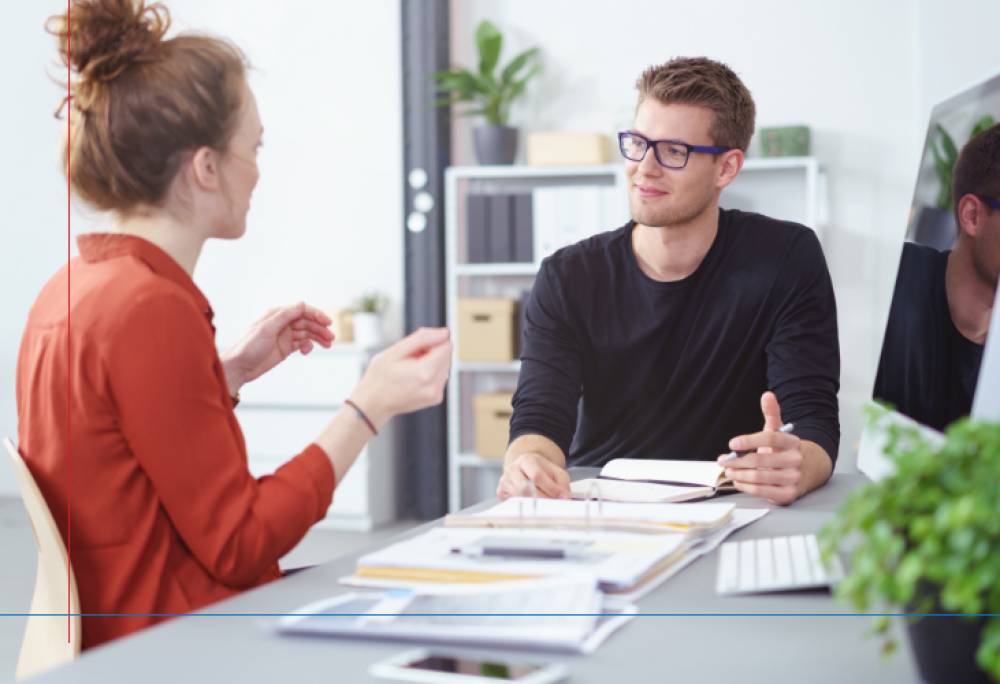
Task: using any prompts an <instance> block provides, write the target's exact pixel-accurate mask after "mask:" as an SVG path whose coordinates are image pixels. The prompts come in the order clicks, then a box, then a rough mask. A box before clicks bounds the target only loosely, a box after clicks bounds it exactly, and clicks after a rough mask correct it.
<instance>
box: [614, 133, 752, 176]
mask: <svg viewBox="0 0 1000 684" xmlns="http://www.w3.org/2000/svg"><path fill="white" fill-rule="evenodd" d="M650 147H652V148H653V156H655V157H656V161H657V162H659V163H660V166H665V167H667V168H668V169H683V168H684V167H685V166H687V163H688V158H689V157H690V156H691V153H692V152H702V153H705V154H720V153H722V152H728V151H729V150H731V149H733V148H732V147H719V146H716V145H688V144H687V143H685V142H681V141H680V140H650V139H649V138H647V137H646V136H644V135H640V134H639V133H633V132H631V131H622V132H620V133H619V134H618V148H619V149H620V150H621V152H622V156H623V157H625V158H626V159H628V160H629V161H634V162H641V161H642V160H643V159H645V158H646V152H648V151H649V148H650Z"/></svg>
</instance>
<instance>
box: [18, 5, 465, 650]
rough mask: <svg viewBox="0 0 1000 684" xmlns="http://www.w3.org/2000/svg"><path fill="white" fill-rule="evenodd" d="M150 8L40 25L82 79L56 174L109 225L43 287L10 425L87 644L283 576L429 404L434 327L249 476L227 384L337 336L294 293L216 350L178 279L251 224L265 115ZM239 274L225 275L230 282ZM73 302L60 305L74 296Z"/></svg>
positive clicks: (208, 45)
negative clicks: (372, 444) (207, 251)
mask: <svg viewBox="0 0 1000 684" xmlns="http://www.w3.org/2000/svg"><path fill="white" fill-rule="evenodd" d="M168 25H169V14H168V12H167V10H166V8H165V7H163V6H162V5H160V4H154V5H149V6H146V4H145V2H144V0H75V1H74V2H73V4H72V7H71V11H70V12H69V14H68V15H63V16H58V17H54V18H53V20H52V21H51V24H50V30H51V31H52V32H53V33H55V34H56V35H57V37H58V40H59V46H60V53H61V55H62V57H63V59H64V61H65V62H66V63H67V64H68V65H69V66H70V67H71V68H72V69H73V70H74V71H75V74H76V78H75V80H74V83H73V84H72V89H71V96H70V97H69V98H68V102H67V103H65V104H66V105H67V106H69V107H71V108H72V115H71V124H72V129H71V131H70V134H69V137H68V140H67V146H66V172H67V174H68V176H69V181H70V184H71V186H72V189H73V191H74V193H75V194H76V196H77V197H78V198H80V199H82V200H83V201H85V202H86V203H88V204H89V205H91V206H93V207H94V208H96V209H98V210H101V211H106V212H109V215H111V216H113V217H114V221H113V222H112V223H111V224H109V226H108V230H109V232H107V233H100V234H88V235H83V236H81V237H80V238H79V240H78V243H77V244H78V247H79V252H80V255H79V256H78V257H76V258H74V259H73V260H72V261H71V262H70V264H69V265H68V266H67V267H64V268H62V269H61V270H60V271H59V272H58V273H56V274H55V275H54V276H53V277H52V279H51V280H50V281H49V282H48V283H47V284H46V285H45V286H44V288H43V289H42V291H41V293H40V294H39V296H38V299H37V300H36V302H35V304H34V306H33V307H32V309H31V312H30V314H29V317H28V322H27V325H26V327H25V331H24V336H23V338H22V342H21V348H20V354H19V358H18V367H17V408H18V437H19V443H20V449H21V452H22V454H23V456H24V459H25V461H26V462H27V464H28V466H29V468H30V469H31V472H32V474H33V475H34V476H35V479H36V480H37V481H38V484H39V486H40V488H41V490H42V493H43V494H44V496H45V499H46V501H47V503H48V505H49V507H50V509H51V510H52V512H53V515H54V517H55V520H56V521H57V523H58V524H59V525H60V526H61V532H62V533H63V537H64V539H65V538H66V535H67V529H65V525H66V522H67V512H68V507H69V500H70V497H71V496H72V547H71V559H72V563H73V568H74V571H75V574H76V578H77V583H78V587H79V591H80V603H81V609H82V612H84V613H132V614H136V615H135V616H129V617H88V618H84V620H83V646H84V648H89V647H92V646H96V645H98V644H101V643H104V642H106V641H109V640H111V639H114V638H116V637H120V636H123V635H125V634H128V633H130V632H133V631H135V630H138V629H141V628H143V627H145V626H148V625H150V624H153V623H155V622H157V621H159V620H162V619H163V618H157V617H152V616H147V615H144V614H151V613H159V614H163V613H184V612H189V611H192V610H196V609H198V608H201V607H202V606H204V605H206V604H208V603H212V602H214V601H218V600H220V599H223V598H225V597H227V596H231V595H232V594H235V593H237V592H239V591H241V590H243V589H246V588H249V587H253V586H257V585H259V584H262V583H264V582H267V581H269V580H272V579H275V578H277V577H279V576H280V571H279V569H278V559H279V558H281V556H282V555H284V554H285V553H287V552H288V551H289V550H290V549H291V548H292V547H294V546H295V545H296V543H298V541H299V540H301V539H302V537H303V535H304V534H305V533H306V531H307V530H308V529H309V527H310V526H311V525H312V524H313V523H315V522H316V521H318V520H319V519H320V518H322V517H323V516H324V515H325V513H326V509H327V508H328V507H329V505H330V501H331V498H332V496H333V491H334V486H335V483H336V482H338V481H340V480H341V479H343V477H344V474H345V472H346V471H347V469H348V468H350V466H351V464H352V463H353V462H354V460H355V459H356V458H357V455H358V453H359V452H360V451H361V449H362V447H363V446H364V444H365V442H366V441H367V440H368V439H369V438H370V437H371V436H372V434H373V433H374V432H375V431H377V430H378V429H379V428H380V427H381V426H382V425H384V424H385V423H386V422H387V421H388V420H390V419H391V418H392V417H393V416H395V415H398V414H401V413H405V412H408V411H414V410H417V409H421V408H424V407H427V406H431V405H434V404H438V403H440V401H441V398H442V394H443V389H444V385H445V382H446V380H447V377H448V373H449V365H450V359H451V343H450V341H449V334H448V330H447V329H444V328H442V329H422V330H419V331H417V332H416V333H414V334H412V335H410V336H409V337H407V338H406V339H404V340H402V341H401V342H399V343H398V344H396V345H395V346H393V347H391V348H389V349H387V350H386V351H384V352H382V353H381V354H378V355H377V356H375V357H374V358H373V359H372V362H371V364H370V366H369V368H368V370H367V372H366V373H365V375H364V377H363V378H362V379H361V381H360V382H359V383H358V385H357V387H356V388H355V389H354V391H353V392H352V394H351V395H350V397H349V399H348V400H347V401H346V402H345V407H344V408H342V409H341V410H339V411H338V412H336V413H335V414H334V415H333V416H332V419H331V421H330V423H329V425H327V427H326V428H325V429H324V430H323V431H322V432H321V433H320V434H319V435H317V436H315V438H314V439H313V440H312V442H311V443H310V442H309V439H308V436H306V435H303V446H304V448H303V450H302V451H301V453H299V454H298V455H295V456H293V457H292V458H291V459H290V460H289V461H288V462H287V463H285V464H284V465H283V466H281V467H280V468H278V470H277V471H276V472H275V473H274V474H272V475H269V476H266V477H262V478H260V479H254V478H253V477H252V476H251V474H250V472H249V470H248V469H247V456H246V446H245V444H244V441H243V434H242V432H241V430H240V426H239V423H238V422H237V420H236V416H235V414H234V413H233V407H234V405H235V402H236V401H238V394H239V389H240V387H241V386H242V385H243V384H244V383H247V382H250V381H252V380H253V379H255V378H257V377H259V376H260V375H261V374H263V373H265V372H267V371H268V370H270V369H271V368H273V367H274V366H275V365H277V364H278V363H280V362H281V361H283V360H284V359H285V358H287V357H288V356H289V355H290V354H292V353H294V352H296V351H298V352H300V353H302V354H307V353H309V352H310V351H311V350H312V348H313V345H315V344H319V345H321V346H324V347H328V346H329V345H330V343H331V342H332V340H333V335H332V334H331V332H330V330H329V326H330V323H331V321H330V319H329V318H327V316H325V315H324V314H323V313H321V312H320V311H319V310H317V309H315V308H313V307H310V306H307V305H305V304H297V305H294V306H287V307H283V308H279V309H275V310H273V311H271V312H269V313H268V314H267V315H265V316H264V317H263V318H262V319H261V320H260V321H259V322H258V323H257V324H256V325H255V326H254V327H253V329H251V331H250V332H249V333H248V334H247V336H246V337H245V338H244V339H243V340H242V341H241V342H240V343H239V344H237V345H236V347H235V348H234V349H232V350H230V351H229V352H227V353H225V354H222V355H221V356H220V355H219V354H218V353H217V351H216V347H215V341H214V332H215V329H214V327H213V325H212V308H211V306H209V303H208V301H207V300H206V299H205V296H204V295H203V294H202V293H201V292H200V291H199V289H198V287H197V286H196V285H195V283H194V281H193V280H192V274H193V273H194V270H195V265H196V264H197V261H198V256H199V254H200V252H201V249H202V246H203V245H204V243H205V241H206V240H208V239H209V238H222V239H236V238H239V237H240V236H241V235H242V234H243V232H244V230H245V227H246V214H247V211H248V209H249V206H250V196H251V194H252V192H253V189H254V186H255V185H256V183H257V179H258V177H259V172H258V169H257V163H256V151H257V148H258V147H259V145H260V139H261V133H262V130H263V129H262V126H261V122H260V118H259V116H258V113H257V105H256V102H255V100H254V96H253V93H252V92H251V91H250V89H249V87H248V86H247V83H246V78H245V69H246V66H245V61H244V58H243V56H242V54H241V53H240V52H239V50H238V49H237V48H235V47H234V46H233V45H231V44H230V43H228V42H226V41H224V40H221V39H218V38H212V37H207V36H203V35H180V36H177V37H175V38H172V39H170V40H164V34H165V32H166V30H167V27H168ZM234 285H236V284H235V283H234ZM67 298H68V301H67Z"/></svg>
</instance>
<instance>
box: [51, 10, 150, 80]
mask: <svg viewBox="0 0 1000 684" xmlns="http://www.w3.org/2000/svg"><path fill="white" fill-rule="evenodd" d="M48 27H49V31H51V32H52V33H53V34H55V35H56V36H57V37H58V38H59V53H60V55H61V56H62V59H63V64H66V65H69V66H71V67H72V68H73V69H74V70H75V71H76V73H77V74H78V75H79V77H80V79H81V80H82V81H85V82H89V83H91V84H96V83H107V82H109V81H112V80H114V79H115V78H117V77H118V75H119V74H121V73H122V72H123V71H125V70H126V69H127V68H128V67H129V66H131V65H132V64H135V63H136V62H139V61H143V59H148V58H150V57H151V56H152V55H153V54H154V53H155V51H156V48H157V46H158V45H159V44H160V41H161V40H162V39H163V35H164V34H165V33H166V32H167V29H168V28H169V27H170V12H169V11H168V10H167V8H166V7H165V6H163V5H162V4H160V3H153V4H150V5H147V4H146V2H145V0H73V3H72V5H71V6H70V9H69V12H68V13H67V14H62V15H58V16H55V17H52V19H50V20H49V24H48Z"/></svg>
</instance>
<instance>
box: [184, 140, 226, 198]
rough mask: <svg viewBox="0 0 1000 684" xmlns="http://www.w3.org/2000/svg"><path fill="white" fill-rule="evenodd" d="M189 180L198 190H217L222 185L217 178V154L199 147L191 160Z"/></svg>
mask: <svg viewBox="0 0 1000 684" xmlns="http://www.w3.org/2000/svg"><path fill="white" fill-rule="evenodd" d="M191 180H192V181H194V184H195V187H197V188H198V189H199V190H205V191H209V192H211V191H214V190H218V189H219V188H220V187H221V185H222V183H221V181H220V178H219V153H218V152H216V151H215V150H213V149H212V148H211V147H199V148H198V149H197V151H195V153H194V156H193V157H192V158H191Z"/></svg>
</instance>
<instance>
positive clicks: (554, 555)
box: [451, 546, 586, 560]
mask: <svg viewBox="0 0 1000 684" xmlns="http://www.w3.org/2000/svg"><path fill="white" fill-rule="evenodd" d="M451 552H452V553H454V554H459V555H462V556H465V557H467V558H488V557H491V556H492V557H496V558H517V559H529V560H575V559H580V558H585V557H586V554H583V553H574V552H570V551H567V550H566V549H561V548H547V549H546V548H538V547H536V548H515V547H506V546H482V547H478V548H473V549H470V548H459V547H456V548H453V549H452V550H451Z"/></svg>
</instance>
